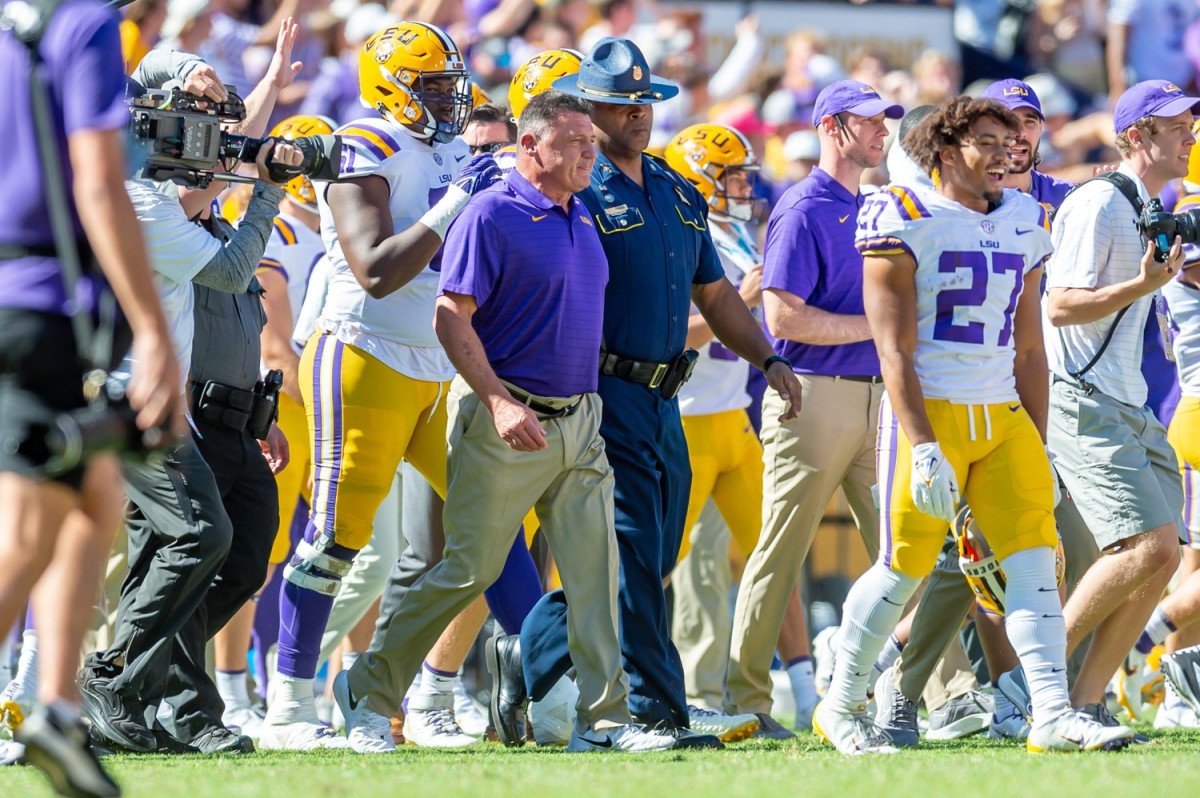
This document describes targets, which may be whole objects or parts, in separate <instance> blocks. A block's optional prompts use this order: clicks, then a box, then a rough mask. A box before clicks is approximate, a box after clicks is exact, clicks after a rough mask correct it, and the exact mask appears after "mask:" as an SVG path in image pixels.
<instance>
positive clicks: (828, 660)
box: [812, 626, 842, 698]
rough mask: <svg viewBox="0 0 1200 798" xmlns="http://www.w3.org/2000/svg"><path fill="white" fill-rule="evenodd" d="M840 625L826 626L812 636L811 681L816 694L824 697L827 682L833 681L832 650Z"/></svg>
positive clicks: (833, 649) (834, 647)
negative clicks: (814, 686)
mask: <svg viewBox="0 0 1200 798" xmlns="http://www.w3.org/2000/svg"><path fill="white" fill-rule="evenodd" d="M841 628H842V627H840V626H826V627H825V628H824V629H822V630H821V631H820V632H818V633H817V636H816V637H814V638H813V644H812V658H813V683H814V684H815V685H816V688H817V695H818V696H820V697H821V698H824V697H825V692H826V691H827V690H828V689H829V683H830V682H832V681H833V652H834V651H836V650H837V633H838V631H840V630H841Z"/></svg>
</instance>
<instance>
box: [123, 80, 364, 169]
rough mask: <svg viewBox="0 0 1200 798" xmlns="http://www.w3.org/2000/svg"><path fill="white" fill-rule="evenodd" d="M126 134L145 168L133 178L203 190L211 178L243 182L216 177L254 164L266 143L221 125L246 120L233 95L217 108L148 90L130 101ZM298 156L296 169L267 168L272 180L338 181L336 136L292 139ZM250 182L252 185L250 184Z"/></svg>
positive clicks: (174, 92)
mask: <svg viewBox="0 0 1200 798" xmlns="http://www.w3.org/2000/svg"><path fill="white" fill-rule="evenodd" d="M130 111H131V118H130V125H129V129H130V133H131V135H132V137H133V140H134V142H135V144H137V145H139V146H140V147H141V148H142V154H143V156H144V165H143V166H142V167H141V170H140V172H139V174H138V176H139V177H143V178H146V179H149V180H154V181H157V182H164V181H167V180H174V181H176V182H179V183H183V184H184V185H188V186H194V187H198V188H205V187H207V186H208V185H209V183H211V182H212V181H213V180H214V178H215V179H221V180H230V179H231V178H232V182H246V181H245V179H244V178H243V179H240V180H239V179H238V178H236V176H232V175H219V176H218V175H217V172H218V171H220V170H223V169H226V167H227V165H228V163H229V162H230V161H242V162H244V163H253V162H254V159H255V158H256V157H258V153H259V150H261V149H262V147H263V145H265V144H266V143H267V142H268V141H270V139H256V138H250V137H249V136H237V135H233V134H230V133H226V132H225V131H223V130H222V129H221V125H222V124H223V123H227V122H240V121H241V120H243V119H245V118H246V106H245V104H244V103H243V102H242V99H241V97H239V96H238V95H237V94H236V93H234V92H233V91H232V90H230V92H229V99H228V100H227V101H226V102H223V103H217V102H214V101H212V100H209V99H208V98H206V97H200V96H198V95H195V94H191V93H190V92H185V91H183V90H182V89H179V88H174V89H171V90H169V91H167V90H159V89H151V90H149V91H146V92H145V93H143V94H142V95H140V96H138V97H135V98H133V99H132V101H131V106H130ZM289 143H291V144H293V145H295V146H296V147H297V148H298V149H299V150H300V152H301V153H302V154H303V156H304V159H303V161H301V163H300V165H299V166H296V167H287V166H282V165H280V164H276V163H272V164H271V166H270V174H271V178H272V179H273V180H276V181H278V182H280V183H283V182H286V181H287V180H290V179H291V178H293V177H296V176H298V175H307V176H308V177H310V178H312V179H314V180H334V179H336V178H337V176H338V165H339V162H340V159H341V149H342V143H341V138H340V137H338V136H329V135H326V136H306V137H302V138H296V139H292V140H291V141H290V142H289ZM249 182H253V180H250V181H249Z"/></svg>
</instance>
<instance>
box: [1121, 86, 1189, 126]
mask: <svg viewBox="0 0 1200 798" xmlns="http://www.w3.org/2000/svg"><path fill="white" fill-rule="evenodd" d="M1184 111H1191V112H1192V113H1193V114H1194V113H1197V112H1200V99H1197V98H1195V97H1189V96H1187V95H1186V94H1184V93H1183V89H1181V88H1179V87H1178V86H1176V85H1175V84H1174V83H1168V82H1167V81H1165V80H1143V81H1142V82H1141V83H1135V84H1133V85H1132V86H1130V87H1129V88H1128V89H1126V90H1125V91H1124V93H1122V94H1121V98H1120V99H1119V100H1117V107H1116V109H1115V110H1114V111H1113V129H1114V130H1115V131H1116V132H1117V133H1118V134H1120V133H1123V132H1124V131H1126V130H1128V129H1129V128H1130V127H1132V126H1133V123H1134V122H1136V121H1138V120H1139V119H1145V118H1146V117H1148V116H1175V115H1177V114H1182V113H1183V112H1184Z"/></svg>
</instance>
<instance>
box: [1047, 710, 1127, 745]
mask: <svg viewBox="0 0 1200 798" xmlns="http://www.w3.org/2000/svg"><path fill="white" fill-rule="evenodd" d="M1131 742H1133V731H1132V730H1130V729H1127V728H1126V727H1124V726H1103V725H1101V724H1100V723H1097V722H1096V721H1095V720H1093V719H1092V718H1091V717H1090V716H1088V715H1085V714H1083V713H1082V712H1077V711H1076V710H1073V709H1068V710H1064V711H1063V712H1062V713H1061V714H1060V715H1058V716H1057V717H1055V718H1053V719H1051V720H1049V721H1047V722H1046V723H1038V724H1035V725H1034V726H1033V728H1032V729H1030V730H1029V738H1028V739H1027V740H1026V741H1025V750H1026V751H1028V752H1029V753H1031V754H1042V753H1046V752H1047V751H1115V750H1117V749H1119V748H1124V747H1125V746H1127V745H1129V744H1130V743H1131Z"/></svg>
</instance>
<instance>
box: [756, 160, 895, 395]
mask: <svg viewBox="0 0 1200 798" xmlns="http://www.w3.org/2000/svg"><path fill="white" fill-rule="evenodd" d="M861 205H862V196H861V195H859V196H855V195H853V194H851V193H850V192H849V191H847V190H846V187H845V186H843V185H842V184H841V183H839V182H837V181H836V180H834V179H833V178H832V177H830V176H829V174H828V173H827V172H824V171H822V170H821V169H820V168H814V169H813V170H812V173H811V174H809V176H808V177H806V178H804V179H803V180H801V181H800V182H799V183H797V184H796V185H794V186H792V187H791V188H789V189H788V190H787V191H786V192H784V195H783V197H782V198H780V200H779V204H778V205H776V206H775V210H773V211H772V212H771V219H770V221H769V222H767V242H766V248H765V252H764V253H763V289H768V288H777V289H779V290H781V291H787V292H788V293H791V294H795V295H796V296H798V297H800V299H803V300H804V302H805V303H806V304H808V305H812V306H813V307H815V308H820V309H821V310H825V311H828V312H830V313H842V314H846V315H857V316H862V315H863V314H864V313H865V312H866V311H865V310H864V309H863V298H862V284H863V273H862V271H863V269H862V264H863V261H862V255H860V254H859V253H858V251H857V250H856V249H855V248H854V231H855V229H856V225H857V223H858V222H857V219H858V209H859V207H861ZM772 343H773V344H774V346H775V352H776V353H777V354H780V355H783V356H784V357H786V358H787V359H789V360H791V361H792V366H793V367H794V368H795V370H796V372H797V373H799V374H822V375H825V376H829V377H832V376H843V377H863V376H878V375H879V356H878V355H877V354H876V353H875V344H874V342H872V341H869V340H868V341H859V342H857V343H853V344H836V345H833V346H817V345H812V344H800V343H796V342H795V341H788V340H778V339H774V338H773V339H772Z"/></svg>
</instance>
